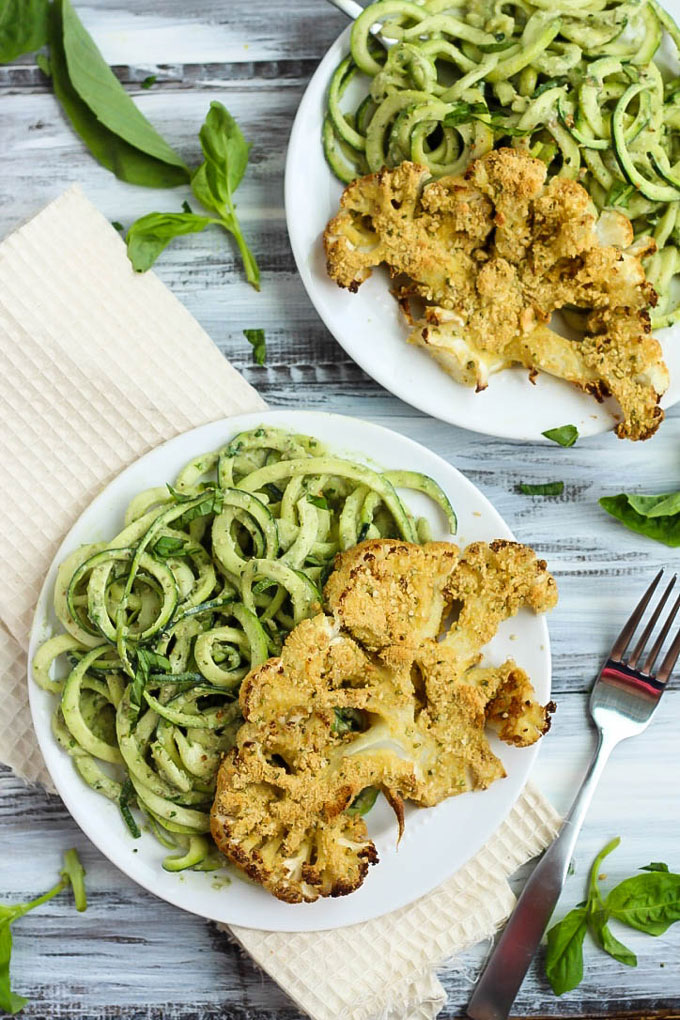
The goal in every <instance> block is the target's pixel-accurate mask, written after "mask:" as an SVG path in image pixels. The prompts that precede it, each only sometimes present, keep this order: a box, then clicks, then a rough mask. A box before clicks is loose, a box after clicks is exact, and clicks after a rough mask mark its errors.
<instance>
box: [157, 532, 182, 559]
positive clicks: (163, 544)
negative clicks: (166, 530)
mask: <svg viewBox="0 0 680 1020" xmlns="http://www.w3.org/2000/svg"><path fill="white" fill-rule="evenodd" d="M184 544H185V543H184V539H183V538H173V536H172V535H161V537H160V538H159V539H158V541H157V542H156V544H155V545H154V547H153V553H154V556H160V557H161V559H166V558H167V557H168V556H174V555H175V554H176V553H178V552H181V551H182V549H184Z"/></svg>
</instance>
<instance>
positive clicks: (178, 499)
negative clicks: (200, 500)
mask: <svg viewBox="0 0 680 1020" xmlns="http://www.w3.org/2000/svg"><path fill="white" fill-rule="evenodd" d="M166 488H167V490H168V492H169V493H170V495H171V496H172V498H173V499H174V501H175V503H190V502H191V500H192V499H194V497H195V495H196V493H195V492H180V491H179V489H175V488H174V487H173V486H172V485H170V483H169V482H167V483H166Z"/></svg>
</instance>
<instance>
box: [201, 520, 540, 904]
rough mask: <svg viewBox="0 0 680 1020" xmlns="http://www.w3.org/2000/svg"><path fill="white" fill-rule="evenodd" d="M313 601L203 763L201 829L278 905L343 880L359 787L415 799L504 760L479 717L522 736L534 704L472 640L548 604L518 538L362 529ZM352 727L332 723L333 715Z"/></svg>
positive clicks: (399, 808)
mask: <svg viewBox="0 0 680 1020" xmlns="http://www.w3.org/2000/svg"><path fill="white" fill-rule="evenodd" d="M325 597H326V609H327V613H328V614H329V615H325V614H323V613H322V614H319V615H318V616H315V617H314V618H312V619H309V620H305V621H303V622H302V623H300V624H299V625H298V626H297V627H296V628H295V630H294V631H292V633H291V634H290V635H289V636H288V638H287V639H286V641H285V643H284V646H283V650H282V653H281V655H280V657H278V658H273V659H269V660H268V661H267V662H266V663H264V665H262V666H260V667H258V668H257V669H255V670H253V671H252V672H251V673H249V674H248V676H247V677H246V678H245V680H244V681H243V685H242V687H241V692H240V706H241V711H242V713H243V717H244V720H245V721H244V723H243V725H242V726H241V728H240V729H239V732H238V734H237V738H236V745H235V747H234V748H233V749H232V750H231V751H230V752H229V753H228V754H227V755H226V756H225V758H224V760H223V762H222V765H221V767H220V770H219V774H218V781H217V793H216V796H215V802H214V805H213V810H212V814H211V831H212V834H213V837H214V839H215V842H216V843H217V845H218V846H219V847H220V849H221V850H222V851H223V853H225V854H226V856H227V857H229V858H230V860H232V861H233V862H234V863H235V864H237V865H238V866H239V867H241V868H243V870H244V871H245V872H246V873H247V874H248V875H249V876H250V877H251V878H253V879H255V881H258V882H260V883H261V884H262V885H264V886H265V887H266V888H267V889H269V890H270V891H271V892H272V893H274V895H275V896H277V897H279V898H280V899H283V900H286V901H288V902H291V903H295V902H301V901H311V900H315V899H317V898H318V897H319V896H340V895H344V894H345V893H349V892H352V891H353V890H354V889H356V888H358V887H359V886H360V885H361V883H362V882H363V880H364V877H365V875H366V872H367V870H368V866H369V864H372V863H375V862H376V861H377V853H376V849H375V846H374V844H373V843H372V842H371V840H370V839H369V838H368V836H367V831H366V826H365V824H364V822H363V820H362V819H361V818H360V817H357V816H353V815H352V814H349V813H348V812H347V809H348V808H349V807H350V806H351V804H352V802H353V801H354V800H355V798H356V797H357V796H358V794H359V793H361V791H362V790H364V789H365V788H366V787H369V786H374V787H378V788H379V789H381V790H382V791H383V793H385V795H386V797H387V799H388V801H389V803H390V804H391V805H392V807H393V808H394V810H395V812H396V814H397V819H398V821H399V827H400V830H401V828H402V826H403V800H404V799H408V800H412V801H414V802H415V803H417V804H420V805H423V806H429V805H434V804H438V803H439V802H440V801H442V800H444V799H445V798H446V797H450V796H452V795H454V794H458V793H462V792H464V791H466V790H474V789H484V788H486V787H487V786H489V785H490V783H492V782H493V781H494V780H495V779H498V778H500V777H502V776H503V775H504V774H505V773H504V770H503V766H502V763H501V762H500V760H499V759H498V758H497V756H496V755H495V754H494V753H493V751H492V749H491V747H490V746H489V743H488V740H487V736H486V733H485V727H486V725H487V723H488V724H489V725H491V726H492V727H493V728H494V729H496V730H497V731H498V733H499V736H500V737H501V739H503V740H506V741H507V742H508V743H512V744H516V745H518V746H526V745H528V744H531V743H534V742H535V741H536V740H537V739H538V738H539V737H540V736H541V734H542V733H544V732H545V731H546V730H547V729H548V727H549V725H550V711H551V710H552V708H553V707H554V706H552V704H550V705H547V706H541V705H539V704H538V703H537V702H536V700H535V696H534V691H533V688H532V686H531V683H530V680H529V678H528V676H527V675H526V673H524V671H523V670H521V669H520V668H519V667H518V666H517V665H516V664H515V663H514V662H512V661H508V662H505V663H503V664H502V665H501V666H498V667H480V666H479V660H480V658H481V648H482V646H483V645H484V644H485V643H486V642H487V641H489V640H490V638H491V637H493V635H494V634H495V632H496V630H497V628H498V626H499V624H500V623H501V622H502V621H503V620H504V619H507V618H508V617H510V616H512V615H514V614H515V613H516V612H518V610H519V609H520V608H522V607H528V608H530V609H532V610H533V611H534V612H543V611H544V610H547V609H550V608H552V606H554V605H555V602H556V599H557V590H556V586H555V582H554V579H553V578H552V577H551V575H550V574H549V573H548V571H547V569H546V565H545V563H544V562H543V561H542V560H538V559H537V558H536V556H535V554H534V553H533V552H532V551H531V549H528V548H527V547H526V546H522V545H519V544H517V543H515V542H505V541H497V542H492V543H491V544H490V545H487V544H486V543H481V542H478V543H474V544H473V545H471V546H468V548H467V549H466V550H465V551H464V552H463V553H462V555H461V554H460V552H459V550H458V549H457V548H456V547H455V546H454V545H451V544H449V543H443V542H441V543H440V542H431V543H427V544H425V545H423V546H418V545H412V544H410V543H408V542H402V541H396V540H392V539H376V540H371V541H368V542H363V543H361V544H360V545H358V546H356V547H354V548H353V549H350V550H349V551H347V552H345V553H342V554H340V555H339V556H338V557H337V559H336V563H335V570H334V572H333V573H332V574H331V576H330V577H329V579H328V582H327V584H326V590H325ZM348 712H349V713H350V717H351V719H352V721H353V727H354V728H351V729H350V728H348V727H347V726H345V725H338V721H339V720H343V719H345V718H346V717H347V713H348Z"/></svg>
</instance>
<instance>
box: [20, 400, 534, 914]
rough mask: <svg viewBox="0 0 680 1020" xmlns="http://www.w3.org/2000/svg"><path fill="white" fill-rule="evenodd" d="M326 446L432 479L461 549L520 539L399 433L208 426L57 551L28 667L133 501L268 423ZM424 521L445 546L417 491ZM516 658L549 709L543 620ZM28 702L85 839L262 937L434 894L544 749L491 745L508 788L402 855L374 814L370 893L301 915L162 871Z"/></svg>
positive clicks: (468, 798)
mask: <svg viewBox="0 0 680 1020" xmlns="http://www.w3.org/2000/svg"><path fill="white" fill-rule="evenodd" d="M263 422H264V423H266V424H268V425H273V426H279V427H282V428H288V429H292V430H293V431H295V432H304V433H308V434H311V435H314V436H317V437H318V438H319V439H321V440H322V441H323V442H324V443H326V444H328V446H329V447H330V448H331V449H332V451H333V452H334V453H337V454H340V455H342V456H347V457H351V458H352V459H355V460H360V461H363V462H365V463H368V464H370V465H371V466H373V467H376V466H382V467H384V468H392V469H394V468H403V469H407V470H417V471H424V472H426V473H427V474H429V475H431V476H432V477H433V478H435V479H436V480H437V481H438V482H439V483H440V485H441V486H442V487H443V489H444V490H445V492H446V493H447V495H448V496H449V498H450V500H451V502H452V504H453V506H454V508H455V510H456V512H457V514H458V521H459V533H458V535H457V537H456V541H457V542H458V543H460V544H461V545H465V544H467V543H468V542H470V541H473V540H491V539H494V538H512V535H511V532H510V529H509V528H508V526H507V524H506V523H505V522H504V521H503V519H502V518H501V517H500V516H499V514H498V513H497V512H496V511H495V510H494V508H493V507H492V506H491V504H490V503H489V502H488V500H487V499H486V498H485V497H484V496H483V495H482V494H481V493H480V492H479V491H478V489H476V488H475V486H474V485H472V484H471V483H470V482H469V481H467V479H466V478H464V477H463V475H461V474H460V473H459V472H458V471H457V470H456V469H455V468H453V467H451V466H450V465H449V464H447V463H446V462H445V461H443V460H442V459H441V458H440V457H437V456H436V455H435V454H433V453H431V452H430V451H428V450H426V449H425V448H424V447H422V446H420V445H419V444H418V443H414V442H413V441H412V440H410V439H406V438H405V437H404V436H400V435H399V434H398V433H396V432H391V431H389V430H388V429H385V428H381V427H379V426H377V425H372V424H369V423H368V422H364V421H359V420H357V419H354V418H345V417H341V416H340V415H331V414H321V413H315V412H308V411H297V412H294V411H261V412H257V413H256V414H248V415H239V416H238V417H235V418H228V419H225V420H223V421H218V422H214V423H213V424H210V425H204V426H202V427H201V428H198V429H194V430H193V431H191V432H187V433H185V434H184V435H181V436H177V437H176V438H175V439H171V440H170V441H169V442H167V443H164V444H163V445H162V446H159V447H158V448H157V449H155V450H152V451H151V452H150V453H148V454H146V455H145V456H144V457H142V458H141V460H138V461H137V462H136V463H135V464H132V465H131V466H130V467H128V468H127V469H126V470H125V471H123V472H122V474H120V475H119V476H118V478H116V479H115V480H114V481H113V482H111V483H110V485H107V487H106V488H105V489H104V491H103V492H102V493H101V494H100V495H99V496H97V498H96V499H95V500H93V502H92V503H91V504H90V506H89V507H88V508H87V510H85V512H84V513H83V514H82V515H81V516H80V517H79V518H78V520H77V521H76V523H75V524H74V525H73V527H72V528H71V530H70V532H69V533H68V535H67V536H66V538H65V539H64V541H63V542H62V544H61V547H60V548H59V550H58V552H57V554H56V556H55V558H54V562H53V563H52V566H51V567H50V570H49V573H48V575H47V577H46V579H45V583H44V585H43V588H42V591H41V593H40V598H39V600H38V605H37V608H36V613H35V619H34V621H33V629H32V631H31V641H30V646H29V662H32V660H33V656H34V654H35V652H36V650H37V648H38V646H39V645H40V643H41V642H42V641H44V640H45V638H47V637H48V636H50V634H52V633H53V632H54V631H55V628H56V627H57V626H58V625H57V621H56V617H55V615H54V612H53V609H52V598H53V591H54V584H55V578H56V572H57V568H58V565H59V564H60V563H61V561H62V560H63V559H64V558H65V557H66V556H67V555H68V554H69V553H70V552H71V551H72V550H74V549H75V548H77V547H78V546H80V545H82V544H84V543H87V542H93V541H102V540H104V539H106V538H107V537H109V536H113V535H115V534H116V533H117V532H118V531H119V530H120V529H121V527H122V523H123V515H124V512H125V508H126V507H127V504H128V502H129V501H130V499H131V498H132V497H133V496H134V495H135V494H136V493H138V492H139V491H140V490H142V489H145V488H147V487H149V486H152V485H163V484H164V483H165V482H167V481H173V480H174V479H175V476H176V475H177V473H178V471H179V469H180V468H181V467H182V466H183V465H184V464H185V463H186V462H187V461H188V460H190V459H191V458H192V457H195V456H197V455H198V454H200V453H203V452H205V451H207V450H214V449H217V448H218V447H220V446H222V445H224V444H225V443H226V442H228V440H229V439H231V438H232V437H233V436H234V435H235V434H236V433H237V432H240V431H242V430H243V429H250V428H254V427H256V426H258V425H260V424H261V423H263ZM405 498H406V501H407V503H408V505H409V506H410V507H411V509H412V510H413V511H414V512H415V513H416V514H418V515H425V516H427V517H428V518H429V520H430V522H431V524H432V527H433V531H434V535H435V538H441V539H444V538H446V537H447V529H446V524H445V521H444V518H443V515H442V514H441V512H440V511H439V509H438V507H436V506H434V505H433V504H432V503H431V502H430V501H429V500H427V499H426V498H425V497H424V496H422V495H420V494H419V493H411V492H409V493H407V494H405ZM508 657H513V658H514V659H516V661H517V662H518V664H519V665H520V666H522V667H523V668H524V669H526V670H527V671H528V673H529V675H530V676H531V678H532V680H533V682H534V685H535V687H536V691H537V694H538V697H539V699H540V700H541V701H542V702H544V701H546V700H548V698H549V695H550V650H549V641H548V628H547V625H546V622H545V619H544V618H543V617H537V616H534V615H533V614H531V613H530V612H528V611H522V612H521V613H520V614H519V615H518V616H517V617H515V618H514V619H512V620H509V621H507V622H506V623H504V624H503V626H502V627H501V628H500V631H499V633H498V635H497V636H496V638H494V640H493V641H492V642H491V643H490V644H489V645H488V646H487V659H488V661H489V662H491V663H500V662H502V661H504V659H505V658H508ZM29 695H30V702H31V712H32V714H33V722H34V725H35V730H36V733H37V736H38V741H39V743H40V748H41V750H42V753H43V756H44V758H45V762H46V764H47V768H48V769H49V772H50V775H51V776H52V779H53V780H54V785H55V787H56V788H57V790H58V791H59V794H60V795H61V797H62V800H63V801H64V803H65V804H66V807H67V808H68V810H69V811H70V812H71V814H72V816H73V818H74V819H75V820H76V822H77V823H78V825H79V826H80V827H81V829H82V830H83V832H84V833H85V834H86V835H87V836H88V837H89V838H90V839H91V840H92V842H93V843H94V844H95V845H96V846H97V847H98V848H99V849H100V850H101V851H102V853H103V854H105V855H106V856H107V857H108V858H109V860H110V861H112V862H113V863H114V864H115V865H116V866H117V867H119V868H120V869H121V871H123V872H125V874H126V875H129V876H130V878H132V879H134V880H135V881H136V882H139V884H140V885H142V886H144V887H145V888H146V889H149V890H150V891H151V892H153V893H155V894H156V895H157V896H160V897H161V898H162V899H165V900H168V902H170V903H174V904H175V905H176V906H178V907H183V908H184V909H185V910H190V911H193V912H194V913H196V914H200V915H202V916H203V917H206V918H210V919H212V920H214V921H223V922H227V923H233V924H240V925H245V926H247V927H251V928H264V929H267V930H270V931H313V930H317V929H326V928H335V927H341V926H343V925H348V924H355V923H357V922H359V921H367V920H369V919H370V918H373V917H379V916H380V915H382V914H386V913H388V912H389V911H390V910H394V909H396V908H397V907H401V906H403V905H404V904H406V903H409V902H411V901H412V900H414V899H416V898H417V897H419V896H422V895H423V894H425V893H427V892H429V890H430V889H432V888H434V887H435V886H436V885H438V884H439V883H440V882H443V881H444V879H446V878H448V877H449V875H452V874H453V872H454V871H456V870H457V869H458V868H460V867H461V865H463V864H465V862H466V861H467V860H468V859H469V858H470V857H471V856H472V855H473V854H474V853H475V852H476V851H477V850H478V849H479V848H480V847H481V845H482V844H483V843H484V842H485V840H486V839H487V838H488V837H489V836H490V835H491V833H492V832H493V831H494V830H495V829H496V828H497V827H498V826H499V825H500V823H501V822H502V820H503V819H504V818H505V816H506V815H507V814H508V812H509V810H510V808H511V807H512V805H513V803H514V801H515V800H516V798H517V796H518V795H519V792H520V790H521V789H522V787H523V785H524V783H525V782H526V779H527V777H528V775H529V772H530V771H531V767H532V765H533V763H534V760H535V757H536V753H537V750H538V745H535V746H534V747H530V748H526V749H523V750H521V749H518V748H514V747H508V746H507V745H505V744H501V743H500V742H499V741H498V740H496V739H495V737H493V738H492V741H491V742H492V746H493V748H494V750H495V752H496V753H497V754H498V755H499V756H500V757H501V758H502V760H503V763H504V765H505V768H506V770H507V773H508V775H507V778H505V779H501V780H499V781H498V782H496V783H494V784H493V785H492V786H491V788H490V789H489V790H486V791H485V792H483V793H482V792H475V793H467V794H464V795H462V796H460V797H454V798H452V799H450V800H448V801H445V802H444V803H442V804H440V805H439V806H438V807H435V808H428V809H423V808H411V809H410V810H409V809H407V813H406V831H405V834H404V837H403V839H402V841H401V843H400V844H399V848H398V849H397V846H396V826H395V822H394V816H393V815H392V812H391V811H390V809H389V808H388V807H387V805H386V803H385V802H384V801H383V799H382V798H381V799H380V801H379V803H378V804H377V805H376V807H375V808H374V809H373V811H371V812H370V814H369V815H368V816H367V824H368V828H369V832H370V834H371V836H372V837H373V838H374V840H375V842H376V845H377V847H378V852H379V855H380V863H379V864H378V865H377V866H376V867H373V868H371V869H370V872H369V874H368V877H367V879H366V881H365V883H364V885H363V886H362V887H361V888H360V889H359V890H358V891H357V892H355V893H352V894H351V895H350V896H346V897H343V898H341V899H335V900H320V901H318V902H316V903H311V904H298V905H291V904H287V903H282V902H280V901H279V900H276V899H275V898H274V897H273V896H271V895H270V894H269V893H267V892H265V891H264V890H263V889H262V888H260V887H259V886H257V885H254V884H253V883H251V882H249V881H247V880H245V879H244V878H242V877H241V876H240V873H239V872H238V871H237V870H236V869H234V868H231V867H230V868H229V876H230V878H231V882H230V883H229V884H226V883H222V887H220V888H216V885H218V884H219V883H216V881H215V873H212V874H207V873H204V872H203V873H201V872H192V871H184V872H182V873H181V874H171V873H169V872H165V871H163V869H162V867H161V861H162V859H163V857H164V856H165V854H166V852H167V851H165V850H164V849H163V847H161V846H160V845H159V843H158V842H157V841H156V840H155V839H154V837H153V836H152V835H151V834H148V833H143V835H142V838H141V839H139V840H134V839H132V837H131V836H130V834H129V833H128V831H127V829H126V827H125V825H124V824H123V821H122V819H121V816H120V813H119V810H118V807H117V805H115V804H113V803H111V802H110V801H108V800H106V798H104V797H103V796H101V795H100V794H98V793H95V791H94V790H92V789H90V787H88V786H87V785H86V784H85V783H84V781H83V780H82V779H81V778H80V776H79V775H78V773H77V772H76V770H75V768H74V765H73V762H72V760H71V759H70V758H69V757H68V755H67V754H65V753H64V751H62V750H61V748H60V747H59V746H58V745H57V743H56V742H55V740H54V737H53V736H52V732H51V730H50V718H51V715H52V712H53V710H54V707H55V703H56V699H55V697H54V696H53V695H51V694H49V693H47V692H46V691H44V690H42V689H41V688H39V687H38V686H37V684H36V683H35V682H34V681H33V678H32V676H31V675H30V667H29Z"/></svg>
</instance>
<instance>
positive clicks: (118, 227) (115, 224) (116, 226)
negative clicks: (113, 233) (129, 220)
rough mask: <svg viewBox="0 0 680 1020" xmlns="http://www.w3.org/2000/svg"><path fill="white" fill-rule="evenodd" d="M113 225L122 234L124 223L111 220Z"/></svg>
mask: <svg viewBox="0 0 680 1020" xmlns="http://www.w3.org/2000/svg"><path fill="white" fill-rule="evenodd" d="M111 226H112V227H113V229H114V230H117V231H118V233H119V234H122V233H123V232H124V230H125V227H124V226H123V224H122V223H119V222H118V220H111Z"/></svg>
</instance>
